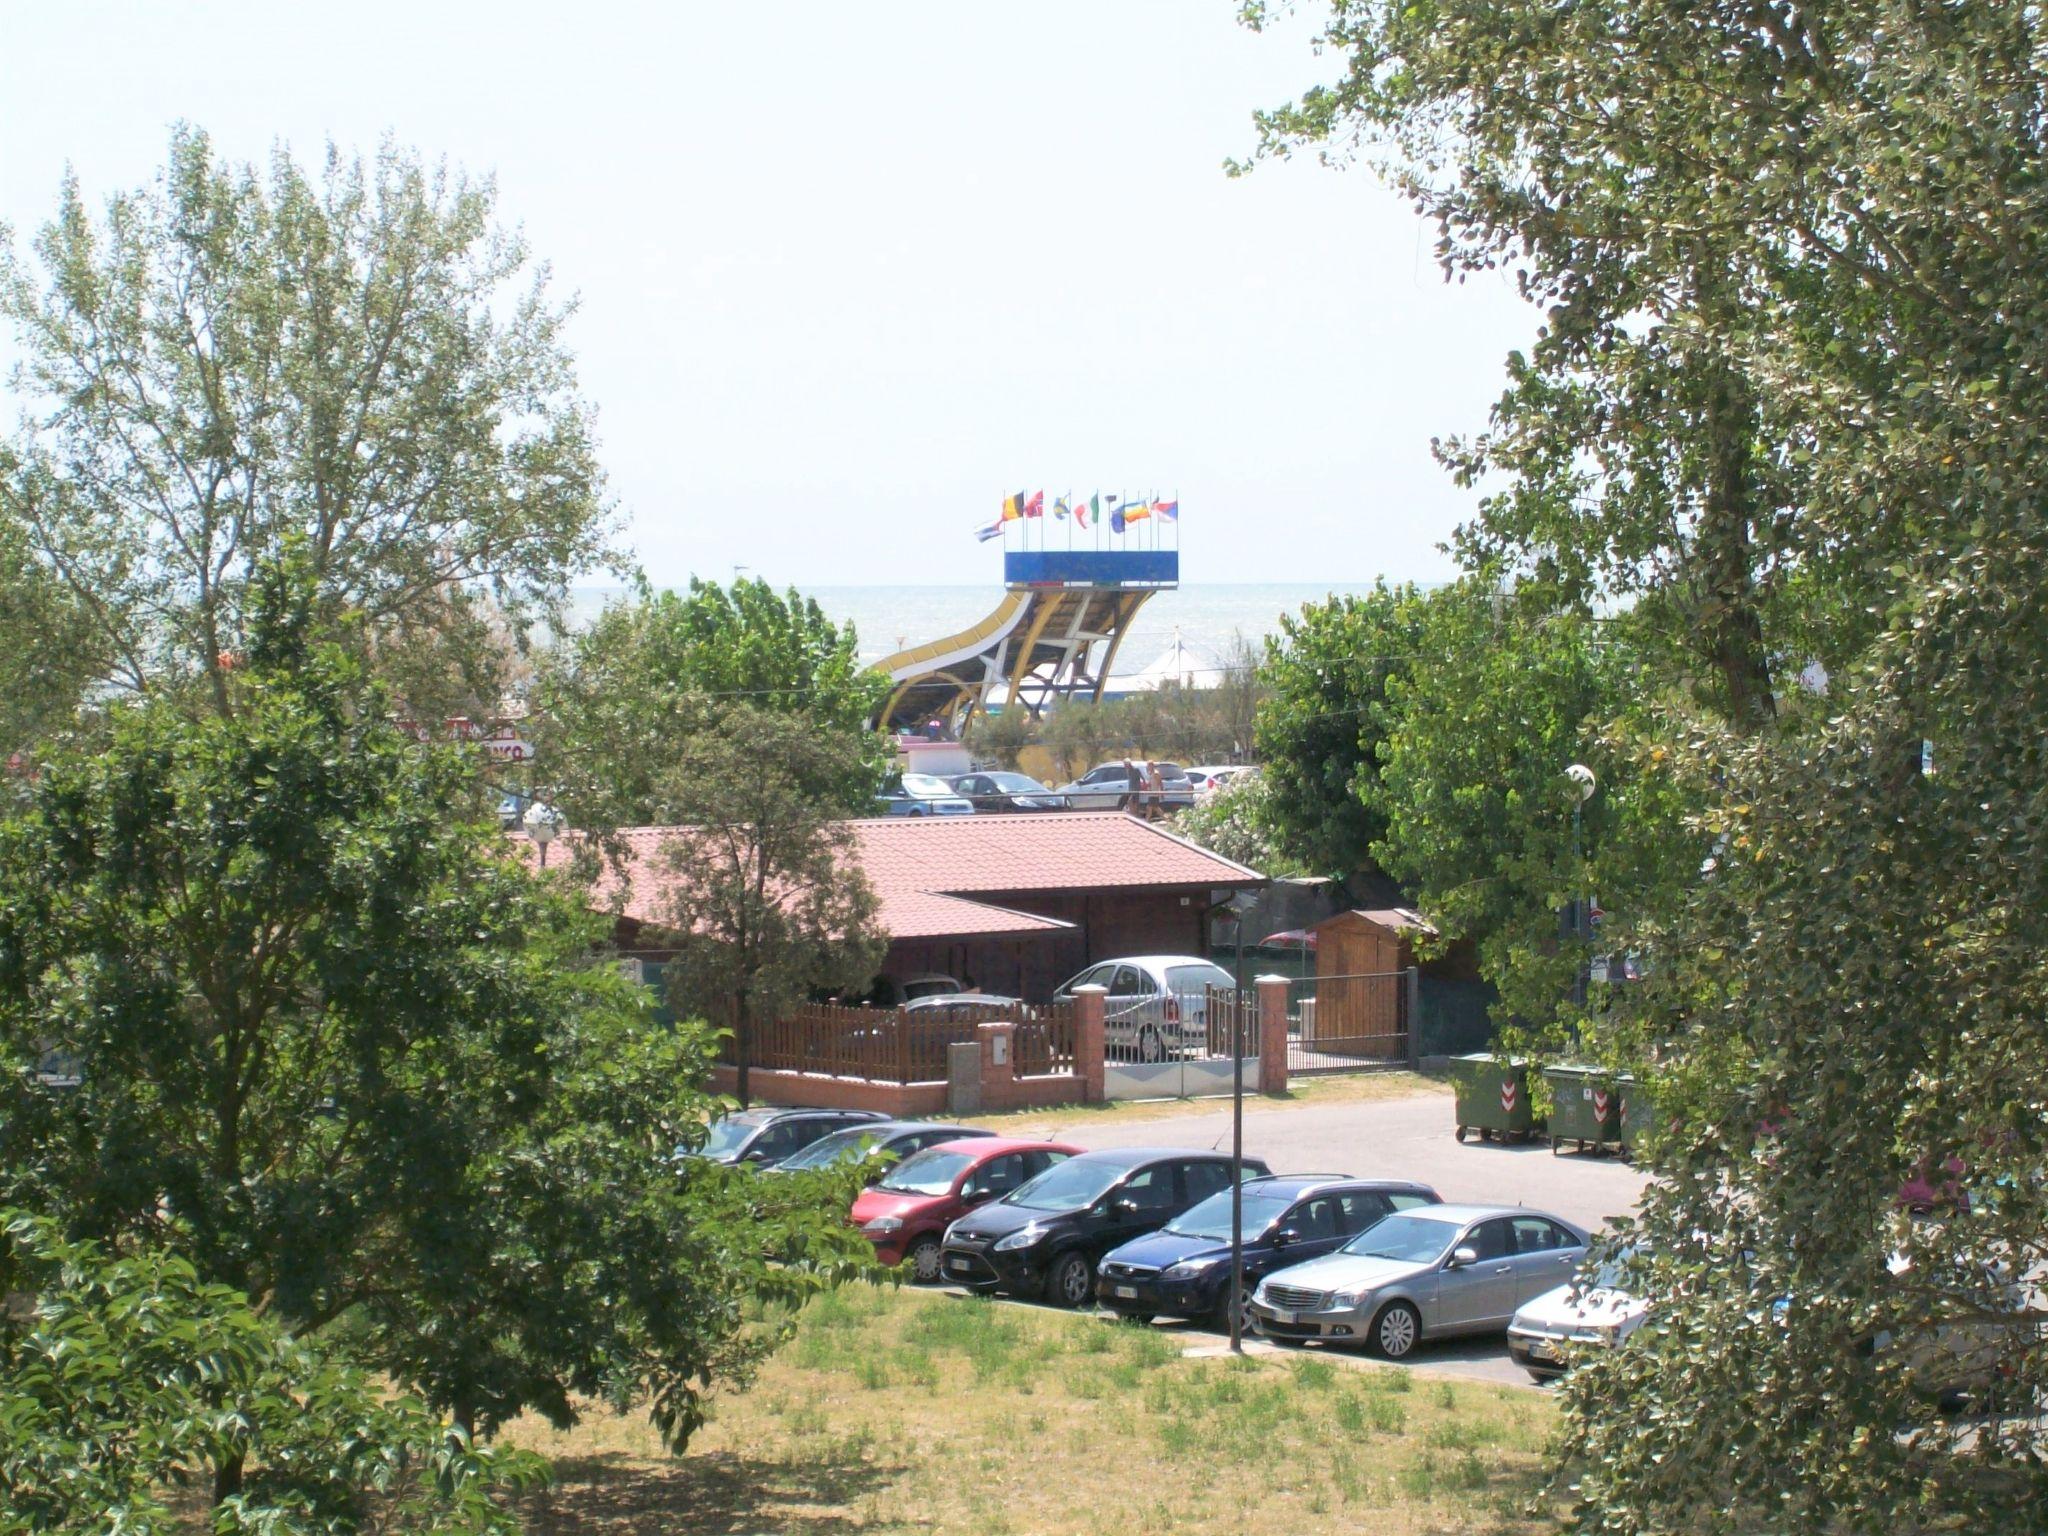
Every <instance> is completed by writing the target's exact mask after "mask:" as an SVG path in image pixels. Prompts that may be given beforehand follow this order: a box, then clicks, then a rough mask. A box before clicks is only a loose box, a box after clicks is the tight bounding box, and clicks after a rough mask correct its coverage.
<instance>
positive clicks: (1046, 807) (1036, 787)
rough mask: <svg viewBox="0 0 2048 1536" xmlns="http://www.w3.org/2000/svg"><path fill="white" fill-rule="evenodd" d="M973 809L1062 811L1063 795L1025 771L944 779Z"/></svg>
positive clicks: (1064, 803) (961, 775) (974, 774)
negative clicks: (970, 803) (969, 802)
mask: <svg viewBox="0 0 2048 1536" xmlns="http://www.w3.org/2000/svg"><path fill="white" fill-rule="evenodd" d="M948 782H949V783H950V784H951V785H952V786H953V792H954V793H955V794H957V795H964V796H965V797H966V798H967V799H968V800H969V801H971V802H972V803H973V805H974V808H975V809H976V810H977V811H1064V810H1065V809H1066V808H1067V802H1066V798H1065V796H1063V795H1061V794H1060V793H1059V792H1058V791H1057V790H1052V789H1047V788H1046V787H1045V786H1044V785H1043V784H1041V783H1039V782H1038V780H1036V779H1034V778H1032V777H1031V775H1030V774H1028V773H963V774H960V775H959V776H958V777H956V778H953V779H950V780H948Z"/></svg>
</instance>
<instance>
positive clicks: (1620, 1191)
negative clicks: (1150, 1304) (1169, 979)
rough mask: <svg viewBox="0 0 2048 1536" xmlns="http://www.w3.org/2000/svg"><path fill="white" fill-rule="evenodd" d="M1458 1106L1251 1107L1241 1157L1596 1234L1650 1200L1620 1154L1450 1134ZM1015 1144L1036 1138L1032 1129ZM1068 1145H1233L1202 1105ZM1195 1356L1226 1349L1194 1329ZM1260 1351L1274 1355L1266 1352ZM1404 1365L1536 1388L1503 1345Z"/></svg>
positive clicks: (1073, 1138)
mask: <svg viewBox="0 0 2048 1536" xmlns="http://www.w3.org/2000/svg"><path fill="white" fill-rule="evenodd" d="M1452 1126H1453V1122H1452V1117H1451V1097H1450V1095H1448V1094H1443V1093H1420V1094H1416V1095H1414V1096H1412V1097H1409V1098H1401V1099H1382V1100H1378V1101H1373V1102H1365V1103H1349V1104H1345V1103H1336V1104H1314V1103H1310V1104H1287V1105H1271V1104H1265V1103H1262V1102H1260V1101H1258V1100H1255V1099H1247V1100H1246V1101H1245V1116H1244V1148H1245V1151H1246V1153H1248V1154H1250V1155H1252V1156H1256V1157H1263V1158H1264V1159H1265V1160H1266V1162H1267V1164H1268V1165H1269V1166H1270V1167H1271V1168H1272V1169H1273V1171H1274V1172H1275V1173H1342V1174H1350V1175H1354V1176H1356V1177H1359V1178H1387V1179H1418V1180H1420V1181H1421V1182H1423V1183H1425V1184H1429V1185H1432V1186H1434V1187H1435V1189H1436V1191H1437V1193H1439V1194H1440V1195H1442V1196H1443V1197H1444V1198H1445V1199H1446V1200H1451V1201H1458V1202H1468V1201H1469V1202H1473V1203H1480V1204H1488V1205H1526V1206H1531V1207H1534V1208H1536V1209H1538V1210H1544V1211H1550V1212H1552V1213H1554V1214H1556V1215H1559V1216H1562V1217H1564V1218H1565V1219H1567V1220H1568V1221H1575V1222H1577V1223H1578V1224H1579V1225H1580V1226H1582V1227H1588V1228H1598V1227H1599V1226H1600V1225H1601V1224H1602V1223H1603V1222H1605V1221H1606V1220H1607V1218H1608V1217H1610V1216H1618V1215H1624V1214H1626V1213H1628V1212H1629V1211H1632V1210H1633V1209H1634V1208H1635V1205H1636V1202H1637V1200H1638V1199H1640V1198H1641V1195H1642V1190H1643V1185H1644V1184H1645V1183H1646V1182H1647V1180H1646V1179H1645V1177H1644V1176H1643V1175H1642V1174H1640V1173H1638V1172H1637V1171H1636V1170H1635V1169H1634V1168H1633V1167H1631V1166H1630V1165H1629V1164H1627V1163H1625V1162H1623V1161H1622V1160H1621V1159H1620V1158H1618V1157H1613V1156H1604V1157H1603V1156H1585V1155H1578V1154H1573V1153H1569V1152H1568V1153H1566V1154H1564V1155H1563V1156H1552V1155H1551V1151H1550V1147H1549V1145H1548V1144H1547V1143H1532V1144H1530V1145H1528V1146H1506V1145H1501V1144H1498V1143H1494V1142H1481V1141H1468V1142H1465V1143H1464V1144H1463V1145H1460V1144H1459V1142H1458V1140H1457V1138H1456V1137H1455V1136H1454V1135H1453V1134H1452ZM1009 1134H1012V1135H1019V1136H1022V1135H1029V1134H1032V1132H1031V1128H1030V1127H1029V1126H1028V1125H1020V1126H1017V1127H1015V1128H1014V1129H1011V1130H1010V1131H1009ZM1048 1134H1051V1135H1055V1136H1057V1137H1058V1139H1059V1140H1061V1141H1066V1142H1070V1143H1072V1144H1074V1145H1076V1146H1085V1147H1088V1148H1090V1149H1094V1148H1098V1147H1202V1148H1208V1147H1221V1148H1228V1147H1229V1145H1230V1106H1229V1104H1228V1102H1227V1101H1226V1102H1222V1103H1220V1104H1219V1103H1217V1102H1216V1101H1212V1100H1202V1101H1200V1102H1199V1103H1197V1104H1191V1105H1190V1106H1189V1109H1188V1111H1187V1113H1185V1114H1179V1115H1171V1116H1165V1117H1162V1118H1159V1119H1155V1120H1140V1121H1132V1122H1129V1123H1126V1124H1122V1125H1119V1124H1117V1123H1115V1122H1114V1121H1108V1122H1104V1123H1102V1124H1098V1125H1090V1124H1081V1125H1075V1124H1071V1123H1069V1124H1063V1125H1061V1126H1059V1127H1058V1128H1057V1130H1054V1131H1049V1132H1048ZM1161 1326H1162V1327H1175V1328H1177V1329H1184V1331H1186V1333H1187V1334H1188V1344H1189V1346H1190V1347H1191V1348H1192V1349H1207V1348H1210V1347H1214V1346H1215V1344H1216V1343H1218V1342H1219V1341H1217V1340H1215V1338H1214V1336H1213V1335H1206V1334H1204V1333H1203V1332H1202V1331H1201V1330H1198V1329H1196V1328H1194V1327H1192V1326H1190V1325H1175V1324H1161ZM1257 1347H1259V1348H1261V1349H1273V1348H1276V1347H1277V1346H1273V1345H1264V1344H1261V1345H1259V1346H1257ZM1306 1347H1308V1348H1311V1349H1316V1350H1318V1351H1323V1352H1326V1353H1328V1354H1330V1355H1331V1356H1332V1357H1333V1358H1335V1359H1337V1360H1340V1361H1343V1362H1346V1363H1355V1364H1356V1365H1358V1366H1359V1367H1360V1368H1362V1369H1374V1368H1380V1367H1378V1366H1377V1364H1376V1363H1375V1362H1372V1361H1370V1360H1369V1358H1368V1357H1366V1356H1364V1355H1363V1354H1362V1353H1361V1352H1359V1351H1356V1350H1348V1349H1336V1348H1329V1347H1326V1346H1322V1345H1309V1346H1306ZM1406 1364H1407V1365H1408V1366H1409V1367H1410V1368H1412V1369H1414V1370H1416V1371H1419V1372H1422V1373H1424V1374H1426V1375H1444V1376H1458V1377H1464V1378H1467V1379H1471V1380H1478V1381H1493V1382H1501V1383H1513V1384H1517V1385H1522V1386H1527V1385H1529V1384H1530V1383H1529V1377H1528V1375H1527V1373H1525V1372H1524V1371H1523V1370H1522V1368H1521V1367H1520V1366H1518V1365H1516V1364H1515V1363H1514V1362H1513V1361H1512V1360H1510V1359H1509V1358H1508V1353H1507V1345H1506V1343H1505V1341H1504V1340H1503V1339H1501V1338H1499V1337H1487V1338H1469V1339H1452V1340H1446V1341H1443V1342H1441V1343H1434V1344H1424V1345H1422V1346H1420V1347H1419V1348H1418V1349H1417V1350H1416V1352H1415V1354H1414V1356H1413V1357H1412V1358H1411V1359H1410V1360H1409V1361H1407V1362H1406Z"/></svg>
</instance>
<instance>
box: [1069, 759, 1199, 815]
mask: <svg viewBox="0 0 2048 1536" xmlns="http://www.w3.org/2000/svg"><path fill="white" fill-rule="evenodd" d="M1129 766H1130V768H1131V769H1133V770H1135V771H1136V772H1137V773H1138V774H1139V775H1142V774H1143V773H1144V771H1145V765H1144V764H1143V763H1142V762H1136V761H1134V762H1132V763H1131V764H1130V765H1129ZM1159 778H1160V781H1161V783H1162V785H1163V786H1164V787H1163V788H1162V789H1161V790H1160V791H1159V792H1158V794H1157V796H1156V797H1155V798H1153V799H1152V803H1153V804H1155V805H1160V806H1164V807H1165V808H1166V809H1167V810H1170V811H1178V810H1184V809H1186V808H1187V807H1188V806H1191V805H1193V804H1194V803H1195V786H1194V785H1192V784H1190V783H1189V782H1188V773H1187V770H1186V769H1185V768H1183V767H1181V765H1180V764H1179V763H1161V764H1159ZM1141 792H1145V791H1144V786H1143V785H1141V784H1139V783H1137V782H1136V781H1135V780H1134V779H1133V777H1132V775H1131V773H1129V772H1126V770H1125V764H1124V763H1123V762H1122V761H1121V760H1119V761H1117V762H1114V763H1104V764H1103V765H1102V766H1101V767H1100V768H1091V769H1089V770H1088V771H1087V772H1086V773H1084V774H1082V775H1081V777H1080V778H1078V779H1076V780H1074V782H1073V783H1071V784H1062V785H1061V786H1060V787H1059V788H1058V789H1057V790H1055V791H1054V793H1055V794H1057V795H1060V796H1062V797H1064V798H1065V800H1066V803H1067V807H1068V809H1069V810H1075V811H1116V810H1122V809H1124V808H1125V802H1126V801H1129V803H1130V809H1133V810H1135V809H1137V806H1138V801H1137V800H1136V799H1135V798H1133V797H1134V796H1137V795H1138V794H1140V793H1141Z"/></svg>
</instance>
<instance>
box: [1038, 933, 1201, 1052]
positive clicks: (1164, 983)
mask: <svg viewBox="0 0 2048 1536" xmlns="http://www.w3.org/2000/svg"><path fill="white" fill-rule="evenodd" d="M1236 985H1237V980H1236V978H1235V977H1233V976H1232V975H1231V974H1230V972H1228V971H1226V970H1225V969H1223V967H1222V966H1220V965H1218V964H1217V963H1216V962H1215V961H1213V960H1204V959H1203V958H1202V957H1201V956H1200V955H1132V956H1130V957H1128V958H1126V959H1122V960H1102V961H1098V962H1097V963H1096V964H1094V965H1091V966H1089V967H1088V969H1087V970H1085V971H1082V972H1081V973H1080V974H1079V975H1078V976H1074V977H1071V978H1069V979H1068V980H1067V981H1066V982H1065V983H1064V984H1063V985H1062V986H1061V987H1060V989H1059V990H1058V991H1057V992H1055V993H1054V994H1053V1001H1054V1002H1061V1003H1063V1002H1070V1001H1072V999H1073V996H1074V988H1076V987H1082V986H1088V987H1103V988H1106V989H1107V990H1108V992H1109V996H1107V997H1105V998H1104V999H1103V1000H1102V1044H1103V1049H1104V1050H1105V1051H1107V1052H1108V1053H1109V1054H1110V1055H1111V1056H1113V1057H1114V1058H1116V1059H1117V1060H1120V1061H1165V1060H1166V1059H1167V1058H1168V1057H1169V1056H1177V1055H1180V1054H1182V1053H1183V1052H1188V1051H1195V1052H1200V1051H1205V1050H1207V1049H1208V1046H1209V990H1210V988H1212V987H1220V988H1222V989H1223V990H1225V991H1229V990H1230V989H1231V988H1233V987H1235V986H1236Z"/></svg>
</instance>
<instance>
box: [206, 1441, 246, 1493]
mask: <svg viewBox="0 0 2048 1536" xmlns="http://www.w3.org/2000/svg"><path fill="white" fill-rule="evenodd" d="M241 1491H242V1454H241V1452H239V1451H237V1452H236V1453H235V1454H234V1455H232V1456H229V1457H226V1458H224V1459H223V1460H221V1461H217V1462H215V1463H214V1467H213V1502H214V1503H215V1505H221V1504H225V1503H226V1502H227V1501H228V1500H229V1499H231V1498H233V1497H234V1496H235V1495H236V1494H238V1493H240V1492H241Z"/></svg>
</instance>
